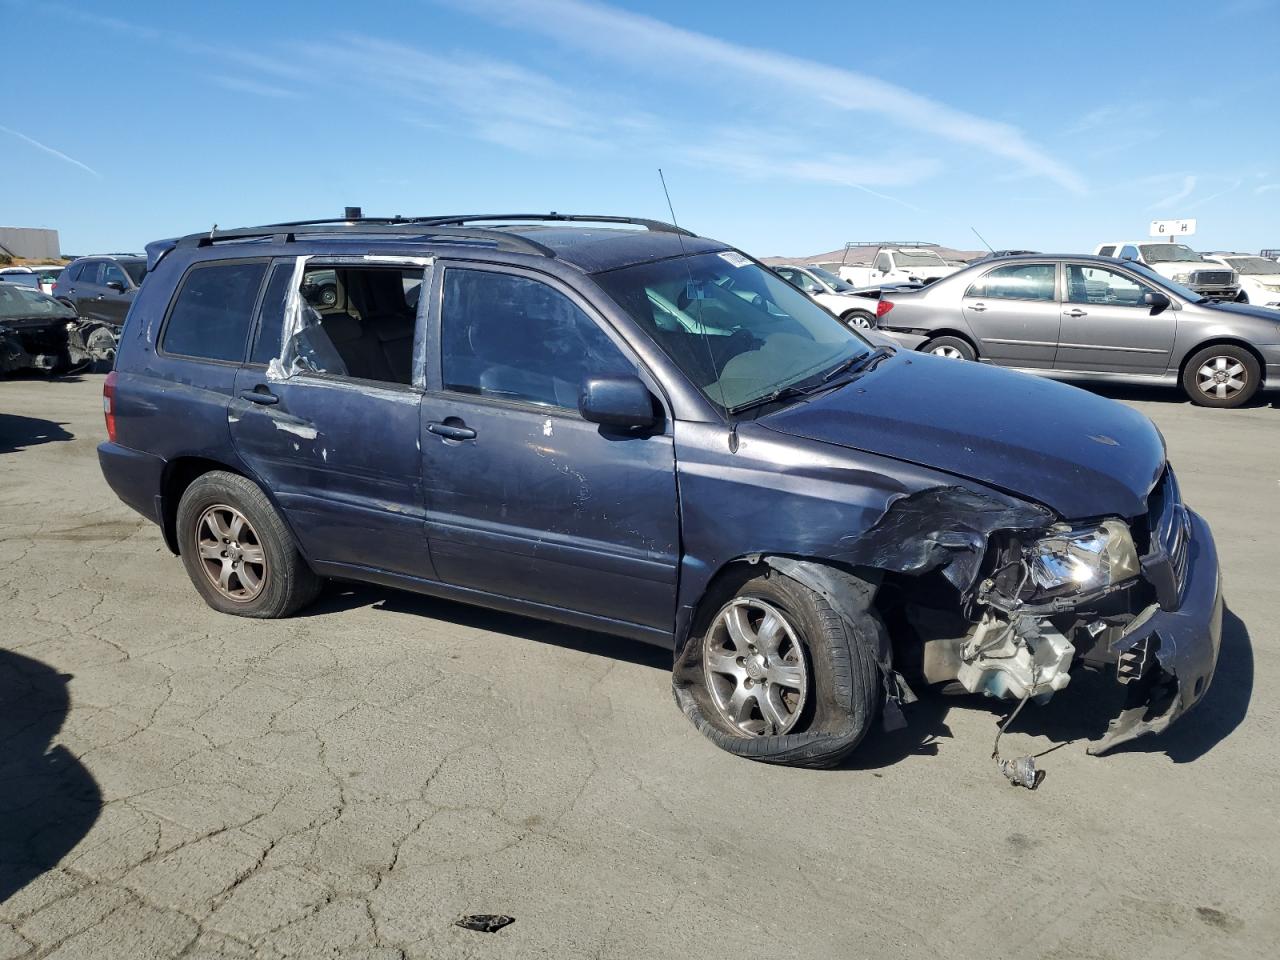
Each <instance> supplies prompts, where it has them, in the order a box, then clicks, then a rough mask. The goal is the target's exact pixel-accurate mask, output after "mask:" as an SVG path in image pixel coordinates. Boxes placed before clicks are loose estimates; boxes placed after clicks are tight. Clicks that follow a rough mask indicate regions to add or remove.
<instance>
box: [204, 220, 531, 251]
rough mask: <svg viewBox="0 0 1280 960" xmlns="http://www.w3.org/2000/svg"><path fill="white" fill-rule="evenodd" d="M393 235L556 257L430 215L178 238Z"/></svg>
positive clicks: (521, 241)
mask: <svg viewBox="0 0 1280 960" xmlns="http://www.w3.org/2000/svg"><path fill="white" fill-rule="evenodd" d="M334 234H338V235H342V234H351V235H356V236H359V235H369V234H379V235H384V236H385V235H388V234H389V235H392V236H401V237H425V238H435V237H450V238H453V239H459V240H480V241H483V242H486V243H491V244H493V245H494V246H495V247H497V248H498V249H499V250H509V251H513V252H516V253H535V254H537V255H539V256H543V257H554V256H555V255H556V254H555V251H554V250H552V249H551V248H550V247H548V246H546V245H544V244H541V243H538V242H537V241H536V240H530V239H529V238H528V237H522V236H520V235H519V234H515V233H508V232H506V231H504V230H483V229H479V228H476V227H456V226H450V225H448V224H440V225H438V224H436V223H433V222H431V221H430V220H429V219H426V218H422V219H408V218H404V217H362V218H361V219H359V220H343V219H335V220H299V221H294V222H292V223H268V224H263V225H261V226H257V227H237V228H236V229H234V230H218V229H216V228H215V229H213V230H210V231H208V232H207V233H192V234H188V235H187V236H185V237H182V238H180V239H179V240H178V245H179V246H194V247H208V246H212V245H213V244H215V243H219V242H222V241H228V240H256V239H265V238H266V237H279V238H280V240H281V242H283V243H292V242H294V240H296V239H297V237H299V236H325V235H334Z"/></svg>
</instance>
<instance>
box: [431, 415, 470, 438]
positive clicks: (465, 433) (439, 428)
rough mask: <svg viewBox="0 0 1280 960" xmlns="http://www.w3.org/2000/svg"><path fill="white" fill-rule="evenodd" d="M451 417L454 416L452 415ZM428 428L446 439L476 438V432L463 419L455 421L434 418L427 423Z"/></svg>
mask: <svg viewBox="0 0 1280 960" xmlns="http://www.w3.org/2000/svg"><path fill="white" fill-rule="evenodd" d="M450 419H454V418H452V417H451V418H450ZM427 430H428V431H430V432H431V433H434V434H435V435H436V436H438V437H444V438H445V439H446V440H474V439H475V438H476V432H475V431H474V430H472V429H471V428H470V427H468V426H466V425H465V424H464V423H462V421H461V420H458V421H456V422H454V423H449V422H448V421H442V420H432V421H431V422H430V423H428V424H427Z"/></svg>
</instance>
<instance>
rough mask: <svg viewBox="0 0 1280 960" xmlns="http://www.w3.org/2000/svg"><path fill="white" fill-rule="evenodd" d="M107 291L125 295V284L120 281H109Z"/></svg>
mask: <svg viewBox="0 0 1280 960" xmlns="http://www.w3.org/2000/svg"><path fill="white" fill-rule="evenodd" d="M107 289H108V290H114V291H115V292H116V293H124V284H123V283H121V282H120V281H119V280H108V281H107Z"/></svg>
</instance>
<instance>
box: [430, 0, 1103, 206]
mask: <svg viewBox="0 0 1280 960" xmlns="http://www.w3.org/2000/svg"><path fill="white" fill-rule="evenodd" d="M444 2H447V3H450V4H452V5H454V6H457V7H460V8H461V9H463V10H466V11H467V12H472V13H475V12H480V13H481V14H483V15H485V16H487V17H488V18H489V19H491V20H494V21H497V22H499V23H503V24H506V25H509V26H513V27H518V28H521V29H524V30H528V31H532V32H535V33H540V34H543V35H546V36H551V37H553V38H555V39H556V40H558V41H560V42H561V43H564V44H566V45H568V46H571V47H574V48H577V49H579V50H582V51H584V52H586V53H588V54H591V55H602V53H603V54H606V55H607V56H608V58H609V59H611V60H618V59H625V60H628V61H630V62H631V63H632V64H633V65H634V66H635V67H637V68H639V69H648V70H652V71H658V72H661V73H662V75H663V76H664V77H665V76H671V75H673V74H672V71H678V75H679V76H681V77H682V78H689V77H701V78H703V79H708V78H713V77H714V78H718V79H720V80H727V81H729V82H733V83H737V84H743V83H751V84H754V85H756V86H763V87H766V88H768V89H770V90H773V91H778V90H782V91H784V92H786V93H788V94H791V95H794V96H799V97H806V98H813V99H814V100H815V101H817V102H819V103H822V104H824V105H826V106H827V107H829V108H831V109H833V110H840V111H850V112H852V111H858V112H864V113H870V114H875V115H878V116H879V117H881V118H882V119H883V120H884V121H887V122H888V123H890V124H892V125H894V126H897V127H904V128H907V129H910V130H913V131H916V132H919V133H923V134H926V135H929V136H932V137H937V138H940V139H943V140H947V141H950V142H953V143H958V144H962V145H964V146H967V147H972V148H975V149H978V150H981V151H983V152H985V153H988V154H992V155H995V156H998V157H1003V158H1005V159H1007V160H1010V161H1012V162H1014V163H1017V164H1019V165H1020V166H1023V167H1025V168H1027V169H1028V170H1031V171H1034V172H1035V173H1036V174H1038V175H1040V176H1043V177H1047V178H1048V179H1050V180H1052V181H1054V182H1055V183H1057V184H1059V185H1060V186H1062V187H1064V188H1066V189H1067V190H1069V191H1071V192H1073V193H1076V194H1083V193H1085V192H1086V186H1085V183H1084V181H1083V179H1082V178H1081V177H1080V175H1079V174H1077V173H1076V172H1075V171H1074V170H1073V169H1071V168H1070V167H1069V166H1067V165H1066V164H1064V163H1062V162H1061V161H1059V160H1058V159H1056V158H1055V157H1053V156H1052V155H1050V154H1049V153H1047V152H1046V151H1044V150H1042V149H1041V148H1039V147H1037V146H1035V145H1034V144H1032V143H1031V142H1029V141H1028V140H1027V138H1026V136H1025V135H1024V134H1023V133H1022V131H1021V130H1019V129H1018V128H1017V127H1015V126H1013V125H1011V124H1007V123H1002V122H999V121H995V120H989V119H987V118H984V117H980V116H977V115H974V114H971V113H967V112H965V111H962V110H957V109H955V108H953V107H949V106H947V105H945V104H943V103H940V102H938V101H935V100H931V99H929V98H927V97H924V96H921V95H920V94H917V93H913V92H912V91H910V90H907V89H905V88H903V87H899V86H896V85H894V84H891V83H887V82H885V81H883V80H879V79H877V78H875V77H871V76H868V75H866V74H862V73H858V72H855V71H853V70H847V69H844V68H842V67H834V66H829V65H827V64H823V63H819V62H816V61H813V60H806V59H803V58H799V57H792V56H788V55H785V54H780V53H774V52H772V51H769V50H764V49H760V48H754V47H747V46H742V45H738V44H733V43H729V42H727V41H724V40H720V39H718V38H715V37H711V36H708V35H706V34H701V33H696V32H694V31H691V30H685V29H683V28H680V27H675V26H672V25H671V24H668V23H665V22H663V21H661V20H657V19H654V18H652V17H648V16H644V15H642V14H636V13H630V12H627V11H623V10H618V9H615V8H613V7H608V6H604V5H601V4H596V3H588V2H584V0H466V2H465V3H462V2H459V0H444ZM602 37H608V38H609V43H608V44H607V46H602V45H601V38H602Z"/></svg>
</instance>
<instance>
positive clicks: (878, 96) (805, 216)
mask: <svg viewBox="0 0 1280 960" xmlns="http://www.w3.org/2000/svg"><path fill="white" fill-rule="evenodd" d="M0 13H3V15H4V23H5V29H4V32H5V37H6V40H5V56H4V60H3V66H0V77H2V78H3V83H4V87H5V89H6V94H7V96H6V98H5V101H6V105H7V108H6V109H5V110H4V112H3V113H4V115H3V117H2V118H0V124H2V125H0V182H3V183H4V185H5V189H4V191H3V199H2V200H0V222H3V223H4V224H5V225H17V226H51V227H56V228H58V229H59V230H60V231H61V235H62V246H63V249H64V250H66V251H70V252H74V253H88V252H92V251H95V250H105V249H111V250H128V249H138V248H140V247H141V246H142V244H143V243H145V242H146V241H148V240H151V239H155V238H158V237H163V236H171V235H174V234H179V233H186V232H192V231H195V230H200V229H205V228H207V227H209V226H211V225H212V224H213V223H215V222H216V223H218V224H220V225H222V226H239V225H243V224H250V223H261V222H266V221H271V220H279V219H302V218H309V217H320V216H328V215H338V214H340V213H341V210H342V207H343V206H344V205H346V204H360V205H361V206H363V208H364V210H365V212H366V213H368V214H395V213H399V214H404V215H411V214H440V213H459V212H512V211H526V210H538V211H541V210H551V209H555V210H561V211H566V210H572V211H576V212H589V213H601V212H608V213H629V214H632V215H639V216H652V217H661V218H663V219H666V218H667V211H666V205H665V201H664V199H663V197H662V192H661V187H660V185H659V182H658V176H657V172H656V171H657V168H658V167H662V168H663V169H664V170H665V172H666V176H667V181H668V184H669V186H670V188H671V193H672V198H673V200H674V201H675V206H676V213H677V215H678V217H679V219H680V220H681V222H682V223H683V224H684V225H686V226H688V227H690V228H692V229H694V230H696V231H698V232H700V233H704V234H707V235H709V236H714V237H717V238H719V239H723V240H726V241H729V242H731V243H735V244H737V245H738V246H740V247H742V248H744V249H746V250H749V251H751V252H752V253H755V254H757V255H760V256H768V255H773V254H790V255H802V254H808V253H816V252H819V251H822V250H828V249H832V248H835V247H837V246H839V245H840V244H842V243H843V242H844V241H846V240H863V239H880V238H893V239H923V240H935V241H938V242H941V243H945V244H949V245H953V246H959V247H968V248H972V247H976V246H979V244H978V242H977V240H976V238H974V236H973V234H972V233H971V232H970V229H969V228H970V226H975V227H977V228H978V230H980V231H981V232H982V233H983V234H984V235H985V236H986V238H987V239H988V240H989V241H990V242H991V243H992V244H993V245H995V246H997V247H1030V248H1033V249H1055V250H1057V249H1063V250H1066V249H1069V250H1084V249H1092V248H1093V246H1094V245H1095V244H1096V243H1097V242H1099V241H1101V240H1104V239H1117V238H1121V239H1126V238H1132V237H1134V236H1138V237H1141V236H1144V235H1145V234H1146V229H1147V224H1148V222H1149V221H1150V220H1151V219H1153V218H1157V217H1195V218H1197V219H1198V221H1199V232H1198V234H1197V236H1196V237H1194V238H1193V239H1192V241H1191V242H1192V244H1193V246H1196V247H1199V248H1201V249H1211V248H1222V247H1228V248H1233V249H1244V250H1257V249H1258V248H1259V247H1263V246H1273V247H1274V246H1280V56H1278V55H1277V49H1278V48H1280V4H1278V3H1276V2H1267V0H1227V2H1221V3H1212V4H1206V3H1203V2H1197V3H1188V2H1181V0H1174V2H1166V3H1163V4H1160V5H1148V4H1114V3H1085V2H1072V3H1053V4H1039V3H1026V2H1023V3H994V2H992V3H982V4H962V3H955V2H954V0H952V2H945V3H943V2H938V3H932V2H927V0H922V2H918V3H915V4H910V5H903V4H896V3H850V2H847V0H844V2H822V0H811V2H809V3H806V4H792V5H788V4H778V3H776V2H769V3H764V2H759V3H757V2H750V0H700V2H698V3H688V2H667V0H663V2H656V0H655V2H651V3H638V2H634V0H627V2H622V0H618V2H612V3H609V4H604V3H594V2H592V3H588V2H580V0H404V2H398V3H390V2H387V3H363V4H359V3H351V2H350V0H347V2H344V3H328V2H318V0H317V2H309V3H301V2H299V3H292V4H290V3H270V2H262V0H258V2H254V3H248V2H239V0H222V2H218V3H199V4H196V3H174V2H164V3H155V2H137V0H134V2H130V3H127V4H124V3H121V4H97V3H94V4H90V3H84V4H79V5H77V4H71V3H40V2H16V0H0ZM28 37H30V38H32V40H31V41H30V42H27V41H26V40H25V39H24V38H28Z"/></svg>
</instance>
